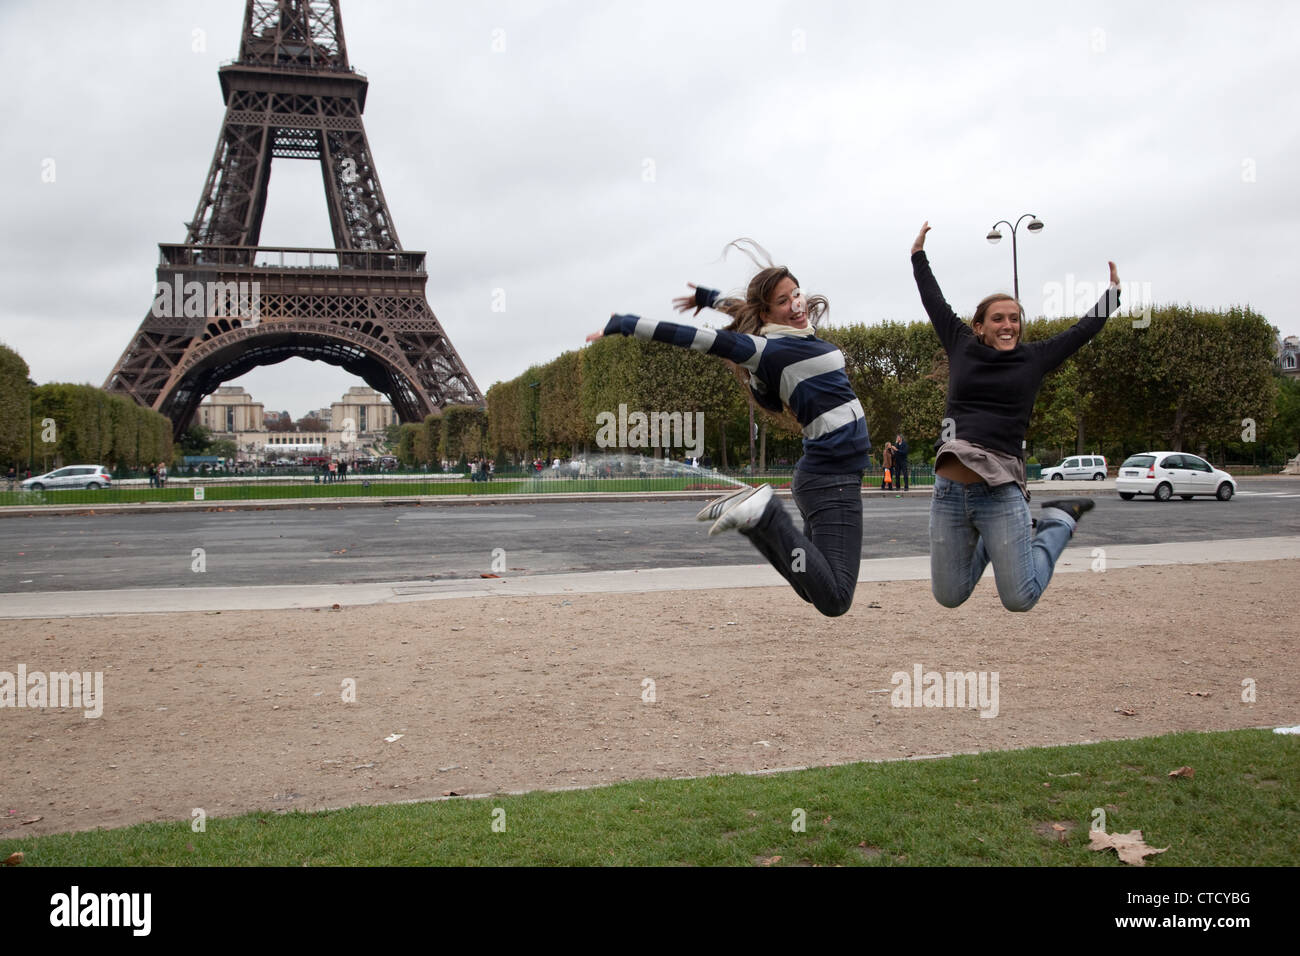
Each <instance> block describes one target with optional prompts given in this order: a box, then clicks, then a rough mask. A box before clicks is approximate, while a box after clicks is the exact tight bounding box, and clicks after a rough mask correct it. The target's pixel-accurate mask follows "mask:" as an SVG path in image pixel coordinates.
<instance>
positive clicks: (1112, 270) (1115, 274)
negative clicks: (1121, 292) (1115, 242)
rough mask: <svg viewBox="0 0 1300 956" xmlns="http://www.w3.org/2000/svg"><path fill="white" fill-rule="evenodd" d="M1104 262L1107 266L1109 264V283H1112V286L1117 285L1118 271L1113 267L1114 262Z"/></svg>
mask: <svg viewBox="0 0 1300 956" xmlns="http://www.w3.org/2000/svg"><path fill="white" fill-rule="evenodd" d="M1106 264H1107V265H1108V266H1110V284H1111V285H1113V286H1118V285H1119V271H1118V270H1116V268H1115V263H1113V262H1108V263H1106Z"/></svg>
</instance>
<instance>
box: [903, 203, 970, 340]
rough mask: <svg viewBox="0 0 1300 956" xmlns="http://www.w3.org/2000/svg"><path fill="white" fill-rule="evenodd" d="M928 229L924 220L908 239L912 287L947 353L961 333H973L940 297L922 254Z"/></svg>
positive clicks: (935, 281) (932, 275)
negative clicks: (918, 230) (913, 236)
mask: <svg viewBox="0 0 1300 956" xmlns="http://www.w3.org/2000/svg"><path fill="white" fill-rule="evenodd" d="M929 231H930V223H929V222H928V221H927V222H925V223H924V224H923V225H922V226H921V231H920V232H919V233H917V236H916V239H915V240H914V241H913V242H912V275H913V276H914V277H915V278H916V288H917V291H918V292H920V293H921V304H922V305H923V306H925V314H926V315H928V316H929V317H930V324H931V325H933V326H934V331H935V332H936V333H938V335H939V341H940V342H941V343H943V349H944V351H945V352H951V351H952V350H953V348H954V347H955V346H956V345H957V343H958V342H959V341H961V338H962V336H974V334H975V333H974V332H972V331H971V330H970V326H968V325H967V324H966V323H965V322H963V321H962V320H961V319H959V318H958V317H957V313H956V312H954V311H953V310H952V306H950V305H949V304H948V302H947V300H946V299H944V297H943V292H942V291H941V290H940V289H939V281H938V280H937V279H935V277H934V273H933V272H931V271H930V260H929V259H928V258H927V257H926V255H925V234H926V233H927V232H929Z"/></svg>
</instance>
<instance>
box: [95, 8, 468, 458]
mask: <svg viewBox="0 0 1300 956" xmlns="http://www.w3.org/2000/svg"><path fill="white" fill-rule="evenodd" d="M218 77H219V79H220V81H221V93H222V97H223V98H224V100H225V104H226V115H225V119H224V120H223V122H222V125H221V134H220V136H219V137H218V138H217V148H216V151H215V153H214V155H213V157H212V166H211V168H210V169H209V171H208V178H207V181H206V182H205V183H204V186H203V193H202V195H201V196H200V197H199V204H198V208H197V210H196V211H195V214H194V219H193V220H192V221H191V222H189V223H187V224H186V226H187V232H186V236H185V241H184V242H183V243H178V244H160V245H159V251H160V259H159V264H158V270H157V286H156V290H157V295H156V298H155V301H154V304H153V306H152V307H151V308H150V310H149V313H148V314H147V315H146V316H145V318H144V320H143V321H142V322H141V323H140V327H139V329H138V330H137V331H136V333H135V336H134V337H133V338H132V340H131V343H130V344H129V345H128V346H127V348H126V351H124V352H123V353H122V357H121V358H120V359H118V361H117V364H116V365H115V366H114V367H113V371H112V372H111V373H110V374H109V376H108V379H107V381H106V382H105V383H104V388H105V389H106V390H107V391H109V392H116V393H119V394H123V395H128V396H130V397H131V398H133V399H134V400H135V401H137V402H139V403H140V404H141V405H145V406H147V407H149V408H153V409H155V410H157V411H159V412H162V413H163V414H164V415H167V416H168V417H169V418H170V419H171V420H172V427H173V429H174V431H175V434H176V435H177V436H178V437H179V436H180V435H181V433H182V432H184V430H185V429H186V428H187V427H188V426H189V423H190V422H191V421H192V420H193V418H194V414H195V412H196V410H197V408H198V405H199V402H200V401H202V400H203V398H204V396H206V395H209V394H211V393H212V392H214V391H215V390H216V389H217V387H218V386H220V385H221V384H222V383H223V382H226V381H229V380H230V379H233V378H237V377H238V376H240V375H243V374H244V373H245V372H248V371H250V370H251V369H253V368H255V367H257V366H261V365H272V364H275V363H277V362H282V361H285V360H286V359H289V358H293V357H295V356H296V357H302V358H308V359H313V360H319V361H323V362H328V363H330V364H332V365H338V366H341V367H342V368H344V369H345V370H346V371H348V372H350V373H352V374H354V375H357V376H360V377H361V378H362V379H364V380H365V382H366V384H367V385H369V386H370V387H371V388H374V389H375V390H376V391H378V392H381V393H383V394H385V395H387V396H388V398H389V400H390V401H391V402H392V403H393V408H394V410H395V411H396V412H397V414H398V416H399V417H400V418H401V420H402V421H404V422H415V421H421V420H423V418H424V417H425V416H426V415H428V414H430V413H431V412H433V411H434V410H435V409H440V408H443V407H445V406H447V405H479V406H481V405H482V404H483V395H482V393H481V392H479V389H478V386H477V385H475V384H474V380H473V378H471V377H470V374H469V371H468V370H467V369H466V368H465V364H464V362H462V361H461V358H460V355H459V354H458V353H457V352H456V349H455V347H454V346H453V345H452V344H451V340H450V339H448V337H447V334H446V332H444V331H443V328H442V326H441V324H440V323H439V322H438V319H437V318H436V317H435V316H434V314H433V310H432V309H431V308H429V303H428V299H427V298H426V296H425V285H426V282H427V281H428V273H427V272H426V269H425V254H424V253H423V252H407V251H404V250H403V249H402V246H401V243H400V242H399V241H398V238H397V230H396V228H395V227H394V226H393V220H392V216H391V215H390V213H389V211H388V205H387V203H386V202H385V200H384V194H383V190H382V189H381V188H380V186H379V176H378V174H377V173H376V171H375V166H374V160H373V157H372V155H371V152H370V145H369V143H368V141H367V140H366V133H365V128H364V127H363V126H362V122H361V114H362V111H363V110H364V109H365V103H366V91H367V88H368V86H369V83H368V81H367V80H366V78H365V77H364V76H363V75H362V74H360V73H358V72H357V71H355V70H354V69H352V67H351V66H349V64H348V57H347V48H346V45H345V43H344V39H343V24H342V21H341V20H340V18H339V0H248V2H247V4H246V6H245V9H244V30H243V39H242V41H241V43H240V51H239V59H238V60H236V61H235V62H234V63H232V64H230V65H228V66H223V67H221V69H220V70H219V71H218ZM275 158H289V159H308V160H316V161H317V162H319V163H320V169H321V175H322V177H323V178H324V181H325V196H326V202H327V205H328V207H329V221H330V229H331V231H332V233H333V238H334V247H333V248H330V249H302V248H287V247H271V246H261V245H259V244H258V239H259V237H260V233H261V229H262V216H263V213H264V212H265V210H266V194H267V186H268V184H269V181H270V174H271V161H272V159H275Z"/></svg>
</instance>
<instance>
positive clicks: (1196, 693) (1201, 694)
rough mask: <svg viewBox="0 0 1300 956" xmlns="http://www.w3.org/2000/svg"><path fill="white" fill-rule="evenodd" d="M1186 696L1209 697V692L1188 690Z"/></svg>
mask: <svg viewBox="0 0 1300 956" xmlns="http://www.w3.org/2000/svg"><path fill="white" fill-rule="evenodd" d="M1187 695H1188V696H1189V697H1209V696H1210V692H1209V691H1208V690H1189V691H1188V692H1187Z"/></svg>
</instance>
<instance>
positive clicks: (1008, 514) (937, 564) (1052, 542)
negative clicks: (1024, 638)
mask: <svg viewBox="0 0 1300 956" xmlns="http://www.w3.org/2000/svg"><path fill="white" fill-rule="evenodd" d="M1058 516H1059V517H1058ZM1073 534H1074V525H1073V524H1072V523H1071V522H1070V520H1069V519H1068V518H1066V517H1065V516H1064V513H1063V512H1060V511H1055V510H1054V509H1049V510H1047V511H1045V512H1044V513H1043V516H1042V517H1040V518H1039V520H1038V533H1037V534H1035V533H1034V528H1033V524H1032V522H1031V520H1030V517H1029V502H1027V501H1025V496H1024V495H1022V494H1021V493H1020V488H1019V487H1018V486H1016V485H1015V484H1006V485H998V486H996V487H993V488H990V487H989V486H988V485H986V484H984V483H983V482H977V483H974V484H962V483H961V482H958V481H950V480H948V479H947V478H945V477H943V476H942V475H935V478H934V498H933V499H931V502H930V590H931V591H933V592H934V599H935V600H936V601H938V602H939V603H940V604H942V605H943V606H944V607H957V606H958V605H959V604H961V603H962V602H964V601H965V600H966V599H967V598H968V597H970V596H971V592H972V591H974V590H975V585H976V584H978V583H979V580H980V576H981V575H982V574H983V573H984V569H985V568H986V567H987V566H988V564H989V562H990V561H992V562H993V577H994V580H995V581H996V582H997V586H998V597H1000V598H1001V599H1002V605H1003V607H1005V608H1006V609H1007V610H1008V611H1028V610H1029V609H1030V608H1031V607H1033V606H1034V605H1035V604H1037V603H1038V599H1039V598H1040V597H1042V596H1043V592H1044V591H1045V590H1047V583H1048V582H1049V581H1051V580H1052V570H1053V569H1054V568H1055V567H1056V560H1057V559H1058V558H1059V557H1060V556H1061V552H1062V551H1064V550H1065V546H1066V545H1067V544H1068V543H1069V541H1070V538H1071V536H1072V535H1073Z"/></svg>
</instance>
